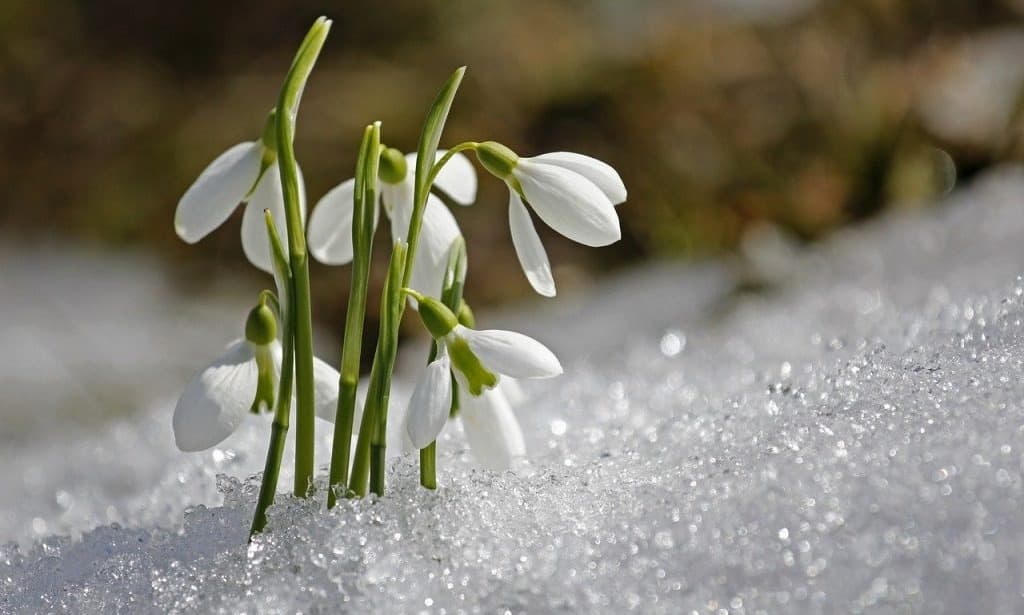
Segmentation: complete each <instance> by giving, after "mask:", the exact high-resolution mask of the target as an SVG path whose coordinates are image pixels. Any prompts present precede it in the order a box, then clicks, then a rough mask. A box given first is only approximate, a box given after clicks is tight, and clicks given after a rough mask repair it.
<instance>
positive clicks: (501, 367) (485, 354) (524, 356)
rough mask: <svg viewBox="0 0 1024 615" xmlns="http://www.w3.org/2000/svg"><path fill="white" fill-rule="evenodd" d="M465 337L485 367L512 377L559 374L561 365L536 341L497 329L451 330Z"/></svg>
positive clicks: (540, 376) (519, 334) (536, 376)
mask: <svg viewBox="0 0 1024 615" xmlns="http://www.w3.org/2000/svg"><path fill="white" fill-rule="evenodd" d="M452 333H453V334H454V335H456V336H459V337H462V338H463V339H465V340H466V343H467V344H468V345H469V348H470V350H472V351H473V354H475V355H476V356H477V358H479V359H480V361H481V362H482V363H483V364H484V367H486V368H487V369H489V370H491V371H494V372H497V373H499V374H503V375H506V376H512V377H513V378H551V377H552V376H557V375H559V374H561V373H562V364H561V363H559V361H558V357H556V356H555V355H554V353H553V352H551V351H550V350H548V348H547V346H545V345H544V344H541V343H540V342H538V341H537V340H535V339H533V338H532V337H529V336H527V335H523V334H522V333H516V332H515V331H503V330H500V329H485V330H483V331H475V330H473V329H469V328H467V327H464V326H462V325H459V326H457V327H456V328H455V329H454V331H453V332H452Z"/></svg>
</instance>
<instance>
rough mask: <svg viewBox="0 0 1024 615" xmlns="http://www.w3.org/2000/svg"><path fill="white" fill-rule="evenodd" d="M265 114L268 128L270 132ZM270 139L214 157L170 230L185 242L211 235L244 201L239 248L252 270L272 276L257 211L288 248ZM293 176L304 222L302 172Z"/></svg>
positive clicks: (181, 203)
mask: <svg viewBox="0 0 1024 615" xmlns="http://www.w3.org/2000/svg"><path fill="white" fill-rule="evenodd" d="M273 117H274V114H273V113H271V115H270V118H269V119H268V120H267V121H268V128H267V129H265V130H264V135H267V134H268V130H272V128H273V124H272V122H273ZM268 139H270V137H268V136H265V137H264V138H263V139H261V140H259V141H246V142H244V143H239V144H238V145H235V146H233V147H231V148H229V149H228V150H227V151H226V152H224V153H223V154H221V155H220V156H218V157H217V158H216V159H215V160H214V161H213V162H211V163H210V165H209V166H207V167H206V168H205V169H204V170H203V172H202V173H200V174H199V177H198V178H197V179H196V181H195V182H194V183H193V184H192V185H191V186H189V188H188V190H186V191H185V194H184V195H183V196H182V197H181V200H180V201H178V208H177V210H176V211H175V213H174V229H175V231H176V232H177V233H178V236H179V237H181V238H182V239H183V240H185V241H186V242H188V243H196V242H197V241H199V240H200V239H202V238H203V237H206V236H207V235H209V234H210V233H211V232H213V231H214V230H215V229H216V228H217V227H219V226H220V225H221V224H224V222H225V221H226V220H227V219H228V218H229V217H230V216H231V213H232V212H234V211H235V209H236V208H237V207H238V205H239V204H240V203H246V207H245V213H244V214H243V216H242V250H243V251H244V252H245V256H246V258H248V259H249V262H250V263H252V264H253V265H254V266H256V267H258V268H260V269H262V270H264V271H266V272H268V273H273V265H272V263H271V258H270V245H269V243H268V242H267V230H266V225H265V223H264V219H263V210H265V209H269V210H270V212H271V215H272V216H273V217H274V224H275V226H276V227H277V229H278V233H279V235H280V237H281V244H282V245H283V246H284V248H285V251H286V252H287V250H288V233H287V232H285V229H286V227H287V223H286V220H285V209H284V194H283V191H282V189H281V175H280V171H279V170H278V167H277V158H276V156H277V154H276V151H275V150H274V148H273V147H270V146H268V145H266V143H267V142H268ZM296 170H297V171H298V175H299V203H300V206H301V210H300V211H301V212H302V216H303V218H305V209H306V193H305V182H304V181H303V178H302V171H301V170H300V169H298V167H296Z"/></svg>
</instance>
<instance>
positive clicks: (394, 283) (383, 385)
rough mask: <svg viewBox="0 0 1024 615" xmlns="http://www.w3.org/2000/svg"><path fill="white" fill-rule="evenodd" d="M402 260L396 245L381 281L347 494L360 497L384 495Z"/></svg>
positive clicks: (400, 246) (402, 253)
mask: <svg viewBox="0 0 1024 615" xmlns="http://www.w3.org/2000/svg"><path fill="white" fill-rule="evenodd" d="M405 259H406V247H405V244H404V243H402V242H397V243H395V246H394V249H393V250H392V252H391V262H390V264H389V265H388V277H387V279H386V280H385V281H384V291H383V294H382V297H381V320H380V335H379V337H378V339H377V352H376V354H375V355H374V357H373V367H372V368H370V387H369V391H367V393H366V405H365V407H364V408H363V422H362V424H361V425H360V426H359V440H358V441H357V442H356V456H355V461H354V462H353V464H352V477H351V479H350V481H349V490H350V491H352V492H353V493H354V494H355V495H357V496H360V497H362V496H365V495H366V492H367V486H369V488H370V490H372V491H373V492H374V493H376V494H377V495H383V494H384V466H385V460H386V448H387V408H388V404H389V403H390V398H391V375H392V372H393V370H394V367H395V355H396V354H397V352H398V328H397V327H396V326H395V324H394V322H395V318H397V317H399V313H400V310H401V306H403V305H404V303H405V300H404V297H403V296H402V286H401V279H402V278H401V276H402V272H403V270H404V267H405Z"/></svg>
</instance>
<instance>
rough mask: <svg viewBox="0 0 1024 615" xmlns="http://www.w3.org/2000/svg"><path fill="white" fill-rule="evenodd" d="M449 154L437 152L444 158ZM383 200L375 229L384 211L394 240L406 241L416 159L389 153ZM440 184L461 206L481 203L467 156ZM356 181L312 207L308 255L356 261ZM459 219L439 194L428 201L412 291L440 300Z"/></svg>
mask: <svg viewBox="0 0 1024 615" xmlns="http://www.w3.org/2000/svg"><path fill="white" fill-rule="evenodd" d="M444 154H445V150H438V152H437V157H438V158H441V157H442V156H443V155H444ZM380 161H381V167H380V168H381V170H380V173H379V175H380V178H381V180H382V181H381V183H380V199H379V201H378V202H376V203H372V204H371V205H370V206H371V207H373V213H372V215H373V220H374V223H375V224H376V221H377V219H378V218H379V216H380V208H381V206H383V209H384V212H385V214H387V216H388V218H390V220H391V235H392V238H393V239H394V241H406V239H407V238H406V234H407V233H408V230H409V221H410V218H411V216H412V208H413V190H414V186H413V181H414V177H413V169H415V168H416V154H407V155H405V156H403V155H402V154H401V153H400V152H398V151H397V150H395V149H392V148H388V149H386V150H385V151H384V153H383V154H382V156H381V159H380ZM435 185H436V186H437V187H438V188H440V189H441V190H442V191H444V193H445V194H447V195H448V196H449V197H450V198H451V199H452V200H453V201H455V202H456V203H458V204H460V205H470V204H472V203H473V201H474V200H475V199H476V185H477V184H476V172H475V171H474V170H473V165H472V163H471V162H470V161H469V159H468V158H466V157H465V156H464V155H462V154H455V155H453V156H452V157H451V159H449V161H448V163H447V164H445V166H444V167H442V168H441V171H440V172H439V173H438V174H437V179H436V181H435ZM354 194H355V180H354V179H349V180H347V181H345V182H342V183H341V184H339V185H338V186H336V187H334V188H333V189H331V190H330V191H329V192H328V193H327V194H325V195H324V197H323V198H321V199H320V201H319V202H318V203H317V204H316V206H315V207H314V208H313V213H312V214H311V216H310V219H309V230H308V240H309V250H310V253H311V254H312V255H313V257H314V258H316V259H317V260H318V261H320V262H322V263H325V264H328V265H344V264H345V263H348V262H350V261H351V260H352V257H353V250H352V216H353V211H354V207H355V204H354V200H353V199H354ZM461 234H462V233H461V231H460V230H459V225H458V224H457V223H456V222H455V217H454V216H452V213H451V212H450V211H448V207H446V206H445V204H444V202H443V201H442V200H441V199H440V198H438V197H437V196H436V195H434V194H430V195H429V196H428V197H427V204H426V207H425V209H424V210H423V227H422V229H421V231H420V242H419V248H418V250H417V253H416V263H415V265H413V270H412V280H411V281H410V286H411V287H412V288H415V289H416V290H419V291H421V292H423V293H426V294H428V295H434V296H436V295H440V293H441V286H442V284H443V283H444V273H445V267H446V265H447V262H448V253H449V250H450V249H451V246H452V243H453V242H454V241H455V240H456V239H457V238H458V237H460V236H461Z"/></svg>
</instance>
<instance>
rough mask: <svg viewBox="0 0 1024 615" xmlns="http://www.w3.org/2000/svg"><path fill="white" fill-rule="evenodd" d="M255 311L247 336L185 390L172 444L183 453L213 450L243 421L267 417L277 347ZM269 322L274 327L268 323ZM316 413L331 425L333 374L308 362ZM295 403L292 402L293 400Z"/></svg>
mask: <svg viewBox="0 0 1024 615" xmlns="http://www.w3.org/2000/svg"><path fill="white" fill-rule="evenodd" d="M261 310H266V311H268V312H269V308H267V307H266V306H265V305H261V306H257V308H255V309H254V310H253V311H252V312H251V313H250V317H249V319H248V320H247V322H246V336H245V337H244V338H240V339H237V340H235V341H233V342H231V343H230V344H228V346H227V348H226V349H225V351H224V354H222V355H221V356H220V357H218V358H217V359H216V360H214V361H213V362H212V363H210V364H209V365H207V366H206V367H204V368H203V369H202V370H200V372H199V373H198V374H197V375H196V376H195V378H193V379H192V381H191V382H190V383H189V384H188V386H187V387H185V392H184V393H182V394H181V397H180V398H178V403H177V405H176V406H175V408H174V418H173V419H172V426H173V428H174V441H175V443H176V444H177V445H178V448H179V449H181V450H182V451H186V452H194V451H202V450H205V449H208V448H210V447H212V446H216V445H217V444H219V443H220V442H222V441H223V440H224V439H225V438H227V437H228V436H230V435H231V434H232V433H234V431H235V430H236V429H238V426H239V425H241V424H242V420H243V419H244V418H245V415H246V414H248V413H250V412H252V413H257V414H258V413H259V412H261V411H270V410H272V409H273V406H274V397H275V396H276V394H277V383H278V381H279V380H280V377H281V361H282V357H281V355H282V350H281V344H280V342H278V340H277V339H276V338H275V337H274V335H275V334H276V331H275V327H274V326H272V325H267V321H266V319H265V318H264V320H263V321H262V322H260V321H259V319H255V318H254V315H257V316H258V315H259V311H261ZM269 322H271V323H272V322H273V321H272V320H271V321H269ZM313 380H314V397H315V400H316V413H317V416H319V417H320V418H322V419H325V420H328V421H332V422H333V421H334V411H335V406H336V404H337V400H338V372H337V371H336V370H335V369H334V368H333V367H331V366H330V365H328V364H327V363H324V362H323V361H321V360H320V359H318V358H316V357H313ZM293 401H294V396H293Z"/></svg>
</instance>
